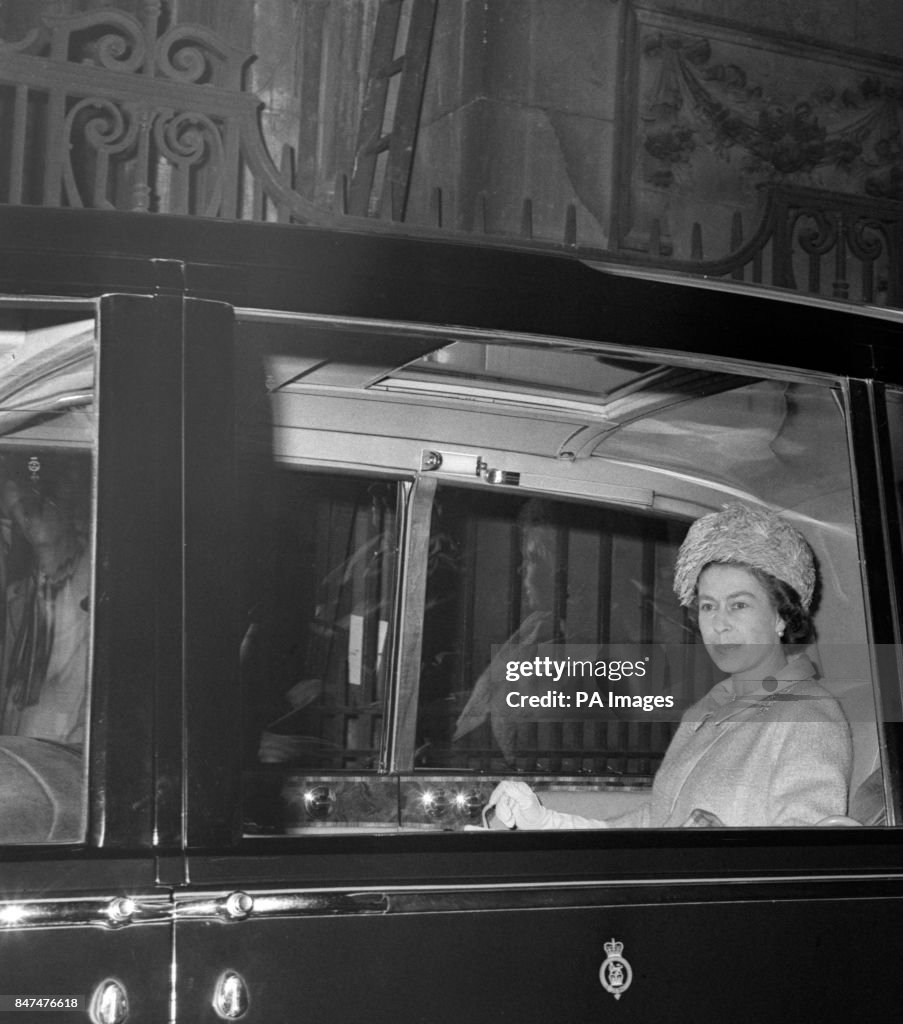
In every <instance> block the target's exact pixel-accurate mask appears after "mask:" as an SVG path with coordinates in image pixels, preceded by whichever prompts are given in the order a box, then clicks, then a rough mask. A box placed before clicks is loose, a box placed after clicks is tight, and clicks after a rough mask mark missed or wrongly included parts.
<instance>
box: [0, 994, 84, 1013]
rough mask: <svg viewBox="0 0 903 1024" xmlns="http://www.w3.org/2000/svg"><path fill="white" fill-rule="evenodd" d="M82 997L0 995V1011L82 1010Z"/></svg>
mask: <svg viewBox="0 0 903 1024" xmlns="http://www.w3.org/2000/svg"><path fill="white" fill-rule="evenodd" d="M84 1008H85V997H84V996H44V995H17V996H3V995H0V1011H2V1010H83V1009H84Z"/></svg>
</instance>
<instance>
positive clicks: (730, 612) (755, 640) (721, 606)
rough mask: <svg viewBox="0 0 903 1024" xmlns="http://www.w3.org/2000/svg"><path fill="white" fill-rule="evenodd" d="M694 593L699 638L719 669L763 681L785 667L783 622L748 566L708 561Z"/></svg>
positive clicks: (737, 675) (737, 676) (741, 676)
mask: <svg viewBox="0 0 903 1024" xmlns="http://www.w3.org/2000/svg"><path fill="white" fill-rule="evenodd" d="M697 594H698V599H699V630H700V632H701V633H702V640H703V643H704V644H705V646H706V650H707V651H708V652H709V655H710V656H711V658H712V661H714V662H715V664H716V665H717V666H718V668H720V669H721V671H722V672H728V673H730V674H731V675H733V676H734V677H735V678H738V679H764V678H766V676H769V675H774V674H775V673H777V672H779V671H780V670H781V669H782V668H783V667H784V665H785V664H786V661H787V659H786V657H785V655H784V651H783V648H782V647H781V633H782V632H783V629H784V620H783V619H782V618H781V617H780V616H779V615H778V613H777V611H776V610H775V608H774V606H773V604H772V602H771V597H770V595H769V594H768V592H767V591H766V590H765V588H764V587H763V586H762V584H761V583H760V582H759V581H758V580H757V579H756V577H755V576H754V575H753V574H752V573H751V572H749V570H748V569H744V568H743V567H742V566H739V565H709V566H707V567H706V568H705V569H704V570H703V571H702V572H701V573H700V576H699V583H698V584H697Z"/></svg>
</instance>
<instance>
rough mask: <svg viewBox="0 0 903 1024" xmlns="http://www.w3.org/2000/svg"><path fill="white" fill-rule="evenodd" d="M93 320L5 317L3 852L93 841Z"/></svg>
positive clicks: (0, 669) (0, 341) (0, 481)
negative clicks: (88, 812)
mask: <svg viewBox="0 0 903 1024" xmlns="http://www.w3.org/2000/svg"><path fill="white" fill-rule="evenodd" d="M96 358H97V342H96V331H95V321H94V318H93V317H86V316H85V314H84V313H82V314H76V313H74V312H72V311H71V310H60V309H39V308H34V307H32V308H28V309H21V308H19V309H17V308H12V307H0V605H2V608H0V623H2V661H0V765H2V770H0V788H2V799H0V820H2V825H0V842H2V843H43V842H67V841H68V842H73V841H78V840H80V839H83V837H84V830H85V805H86V789H85V787H86V774H85V750H86V745H87V743H88V740H89V736H88V717H87V708H88V700H89V679H90V657H91V620H92V609H93V585H92V580H93V571H94V555H93V537H94V523H93V499H92V493H93V472H94V450H95V438H96V429H95V428H96V419H95V398H94V393H95V380H96V369H95V364H96Z"/></svg>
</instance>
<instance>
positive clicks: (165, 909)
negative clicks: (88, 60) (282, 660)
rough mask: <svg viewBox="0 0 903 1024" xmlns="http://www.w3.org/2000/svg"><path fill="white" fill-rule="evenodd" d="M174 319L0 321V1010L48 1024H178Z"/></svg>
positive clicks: (136, 302)
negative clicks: (174, 1002) (172, 598)
mask: <svg viewBox="0 0 903 1024" xmlns="http://www.w3.org/2000/svg"><path fill="white" fill-rule="evenodd" d="M7 273H8V271H7ZM164 307H165V303H164V304H163V306H161V303H160V302H159V301H157V300H156V299H154V298H152V297H147V296H141V295H118V296H116V295H110V296H106V297H98V298H89V299H84V300H81V299H79V300H72V299H65V298H62V299H54V298H45V297H40V296H35V297H23V296H10V297H8V298H4V299H3V300H2V302H0V322H2V327H3V340H4V351H3V368H2V372H0V378H2V381H0V394H2V398H0V407H2V408H0V432H2V439H0V448H2V455H0V461H2V463H3V469H2V476H3V482H2V490H3V502H2V505H3V512H2V520H3V527H2V533H3V544H2V552H3V554H2V563H3V585H4V597H3V606H4V627H3V628H4V633H3V636H4V642H3V649H4V655H3V659H4V660H3V687H2V694H3V696H2V700H3V712H2V715H3V719H2V720H3V727H2V733H3V735H2V736H0V748H2V757H3V772H2V786H3V799H2V806H3V812H2V813H3V829H2V836H0V843H2V845H0V878H2V882H0V989H2V994H3V995H2V1006H0V1008H2V1009H3V1010H4V1011H6V1010H13V1011H15V1010H18V1009H23V1010H24V1009H26V1008H28V1007H32V1008H35V1009H40V1010H42V1011H44V1019H48V1020H67V1021H73V1020H79V1019H92V1020H98V1021H99V1020H103V1021H108V1022H115V1021H124V1020H126V1019H128V1020H129V1021H148V1022H154V1024H159V1022H160V1021H162V1020H166V1019H168V1015H169V1007H170V992H171V986H170V972H169V963H170V959H171V952H172V936H171V910H170V904H171V900H170V883H171V881H172V879H173V877H180V876H181V867H180V864H181V862H180V860H179V859H178V849H179V835H178V827H179V826H178V821H179V812H178V801H179V800H180V796H179V793H180V788H179V786H178V784H176V785H173V780H178V778H179V770H178V758H176V759H175V760H173V759H169V760H168V759H167V750H168V747H169V744H168V740H167V737H169V738H170V739H171V738H172V737H173V735H174V736H176V737H178V729H177V721H176V719H174V718H173V715H174V714H176V713H177V710H178V696H177V695H178V693H179V690H180V685H181V682H180V678H179V664H180V663H179V657H180V646H181V645H180V642H179V639H178V636H179V634H178V621H179V611H178V607H177V606H175V605H173V606H171V607H170V606H169V605H168V602H167V585H166V574H165V572H162V571H161V566H162V565H163V563H165V561H166V555H165V552H166V550H167V544H169V545H171V547H172V549H173V550H175V551H178V544H177V542H175V543H174V544H173V541H174V540H175V538H174V537H171V536H170V537H167V534H166V529H167V521H168V520H169V519H170V517H171V513H172V510H173V507H174V508H175V509H176V510H177V509H178V496H177V492H176V493H169V492H168V491H167V487H166V484H167V481H166V466H167V465H168V461H167V460H166V459H165V458H162V457H161V454H162V448H163V447H165V445H166V443H167V442H166V433H167V429H168V427H167V425H166V424H167V422H170V423H171V421H169V417H168V413H167V410H166V409H165V408H164V405H165V401H166V398H165V396H166V394H167V389H166V388H165V387H162V388H161V386H160V385H161V383H162V381H163V379H164V378H165V377H166V375H167V373H169V372H172V371H173V370H174V371H175V379H178V358H179V357H178V349H179V340H178V325H179V317H178V316H176V317H175V318H172V319H169V322H168V323H167V320H168V316H167V310H166V309H165V308H164ZM168 312H169V313H171V312H172V310H171V309H170V310H169V311H168ZM173 326H175V327H176V329H177V330H176V335H175V337H173V336H172V335H171V333H170V329H171V328H172V327H173ZM167 350H168V351H169V354H170V356H173V357H174V359H175V362H173V361H172V360H171V359H170V361H169V366H168V367H167V359H168V357H167ZM161 394H162V395H163V396H164V397H163V403H161ZM175 436H176V437H178V427H177V425H176V433H175ZM173 500H174V502H175V504H174V506H169V507H168V503H169V502H171V501H173ZM176 525H177V524H176ZM176 579H178V577H177V576H176ZM170 589H171V588H170ZM176 593H178V588H177V587H176ZM173 617H174V619H175V627H174V622H173ZM158 712H159V713H158ZM155 742H156V743H158V744H159V745H157V746H155ZM173 796H175V799H176V805H175V807H174V806H173V804H172V797H173ZM174 823H175V824H174ZM174 864H175V866H173V865H174ZM17 1000H18V1001H19V1002H18V1004H17V1003H16V1001H17ZM29 1001H31V1002H29Z"/></svg>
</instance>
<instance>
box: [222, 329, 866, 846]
mask: <svg viewBox="0 0 903 1024" xmlns="http://www.w3.org/2000/svg"><path fill="white" fill-rule="evenodd" d="M262 328H264V329H262ZM242 332H244V337H245V338H246V339H247V340H249V341H250V342H251V343H252V344H254V346H255V347H256V348H257V349H258V351H260V352H263V354H264V357H265V358H266V359H267V360H268V364H267V365H268V379H269V393H270V400H271V412H272V421H273V422H272V427H273V448H274V453H275V459H274V466H275V474H276V477H277V479H278V484H277V485H276V487H275V489H274V493H275V494H276V495H277V498H276V512H275V515H274V525H273V527H272V529H271V533H272V537H273V545H272V547H273V551H272V554H271V557H272V565H273V572H272V577H271V582H270V584H269V585H268V586H267V588H266V591H267V592H266V597H265V599H264V600H263V601H262V602H258V601H253V602H252V601H251V600H250V599H249V601H248V602H247V604H248V605H249V606H250V605H252V604H254V605H255V607H256V608H257V611H256V612H255V614H254V615H253V616H252V619H253V621H252V622H251V625H250V627H249V631H248V634H247V635H246V638H245V644H244V645H243V652H244V653H243V678H244V687H245V691H244V692H245V704H246V714H245V716H244V718H245V732H246V735H245V754H244V758H245V760H244V766H245V771H244V778H245V805H244V809H243V812H244V814H243V816H244V829H245V832H246V834H252V835H285V834H286V833H288V834H295V835H302V834H304V835H310V834H327V833H329V832H332V833H333V834H334V833H335V831H336V830H358V829H361V830H363V829H367V830H378V831H398V830H421V829H429V830H460V829H463V828H467V827H470V828H480V827H484V826H485V825H487V824H488V825H490V826H492V825H493V823H494V824H495V825H496V826H498V825H499V821H498V820H496V821H495V822H493V817H492V814H491V813H490V814H489V815H488V816H487V815H486V814H485V813H484V812H486V811H487V802H488V801H489V799H490V795H491V794H492V793H493V792H494V791H495V792H497V791H496V787H497V786H498V784H499V783H500V782H505V781H509V782H517V783H518V786H517V787H515V790H512V792H515V791H516V792H517V793H519V794H523V792H524V789H528V790H529V792H530V793H532V794H533V795H534V796H535V799H536V801H537V805H538V807H539V810H537V811H536V815H537V818H536V821H538V822H540V823H539V824H538V825H537V826H536V827H565V828H567V827H579V828H588V827H630V828H633V827H640V826H654V827H670V826H672V825H674V826H678V825H685V824H706V825H715V826H724V827H731V826H735V825H737V824H756V825H769V826H782V825H815V824H818V823H821V822H823V821H824V822H826V823H834V824H839V823H841V821H844V822H847V823H848V822H849V821H850V820H851V819H852V818H855V817H856V814H859V815H860V818H858V819H857V820H858V821H859V823H860V824H876V823H880V822H883V821H884V820H885V817H886V816H885V809H884V782H883V774H882V769H881V753H880V752H881V748H882V739H881V729H880V722H878V721H877V719H876V711H875V707H876V702H875V692H874V687H873V678H872V658H871V654H870V650H869V644H868V637H869V631H868V622H867V616H866V604H865V600H864V594H863V581H862V576H861V558H860V551H859V538H858V534H857V516H856V512H855V502H854V487H853V473H852V457H851V452H850V447H849V441H848V428H847V411H846V410H847V401H848V399H847V395H846V392H845V389H844V387H843V384H842V382H838V381H831V380H827V379H823V378H817V377H815V376H813V375H802V374H797V375H788V376H787V378H786V379H780V378H777V377H776V376H775V374H774V372H773V371H768V372H765V371H764V369H757V368H756V367H750V368H749V370H748V371H746V372H739V370H740V369H741V368H739V367H736V366H733V367H731V368H729V369H728V368H725V367H717V368H711V367H709V366H707V365H703V364H699V363H698V362H693V361H691V360H687V361H685V362H683V363H681V362H680V361H679V360H675V361H674V364H673V365H672V364H670V363H667V362H663V361H661V360H660V359H658V358H655V359H653V358H652V357H651V356H650V355H648V354H646V355H644V354H642V353H641V354H640V356H639V357H637V356H635V355H633V354H632V353H630V352H628V351H620V350H613V349H612V347H608V348H606V349H605V350H604V351H593V350H588V349H587V348H586V347H580V346H575V347H568V346H566V345H562V344H561V343H557V342H555V343H553V342H548V343H542V342H540V341H538V340H535V339H531V340H524V339H518V338H514V339H504V338H493V339H486V340H482V341H475V340H474V339H473V337H470V338H468V340H466V341H460V340H458V339H456V338H454V337H453V332H450V331H448V330H443V331H437V332H436V335H435V337H432V338H430V337H428V336H423V335H420V334H419V329H415V328H410V329H406V331H403V332H399V329H398V328H397V327H396V328H391V329H390V328H383V327H381V326H380V325H378V324H377V325H372V324H370V325H355V324H349V323H346V322H342V323H339V322H336V323H335V324H325V323H324V321H323V319H322V318H318V320H317V322H316V323H315V324H313V325H310V324H307V323H306V322H305V321H304V318H299V319H297V320H296V321H290V319H289V318H282V319H280V321H279V322H278V323H265V318H263V317H262V316H255V319H254V320H253V321H252V322H249V323H247V324H245V325H243V326H242V327H240V333H242ZM330 332H333V335H334V337H335V339H337V341H336V344H335V345H334V346H332V345H331V342H330V340H329V335H330ZM399 339H401V341H403V342H404V346H406V347H404V346H402V347H400V340H399ZM417 343H419V344H422V346H423V348H424V349H429V351H428V352H427V354H425V355H419V356H416V357H415V358H411V353H412V350H414V349H416V347H417ZM327 353H332V354H333V355H334V359H332V360H330V359H329V358H326V354H327ZM343 353H345V354H344V355H343ZM393 363H395V364H396V365H393ZM738 504H739V505H740V506H742V507H743V508H744V509H747V510H749V509H753V510H754V511H756V512H757V514H758V513H761V514H762V515H779V516H780V517H781V521H782V522H785V523H786V524H789V525H790V526H792V528H793V530H794V531H796V533H795V535H798V536H799V537H801V538H802V543H803V544H804V546H805V548H806V550H807V551H808V550H811V553H812V556H813V559H814V565H815V573H816V575H817V581H818V582H817V585H816V586H815V588H814V591H813V592H812V594H811V595H810V594H808V593H807V594H806V595H805V601H806V604H807V607H808V608H809V609H810V610H811V612H812V621H813V623H814V631H812V632H811V634H810V635H807V636H806V638H805V640H801V639H794V640H793V642H788V643H787V646H786V648H785V647H783V646H780V651H781V659H782V664H784V665H785V666H787V667H786V672H785V671H784V669H783V668H782V670H781V673H779V678H773V677H771V676H769V677H767V678H765V679H763V680H759V683H760V684H762V685H763V686H764V690H763V692H759V691H758V690H756V691H755V692H753V691H749V692H747V691H746V690H745V689H743V688H742V687H740V688H739V689H737V682H736V680H735V678H734V677H735V675H736V676H737V679H743V678H744V677H743V675H742V671H741V672H736V671H735V670H734V669H731V668H730V667H729V666H730V664H731V663H730V659H729V658H726V657H725V658H722V659H721V661H719V660H718V659H717V658H716V657H715V655H714V653H713V650H712V647H711V645H710V644H709V643H708V642H703V634H702V633H701V631H700V628H699V624H698V622H697V615H696V609H695V608H694V606H693V602H692V601H691V602H689V604H688V603H687V602H684V603H682V602H681V595H678V593H676V591H675V588H674V575H675V562H676V559H677V557H678V552H679V551H680V548H681V544H682V542H683V541H684V538H685V537H686V535H687V531H688V529H689V528H690V526H691V524H692V523H694V521H696V520H697V519H699V518H700V517H701V516H704V515H707V514H710V513H718V512H721V511H722V510H724V508H725V506H734V505H738ZM716 561H717V559H716ZM735 561H736V560H735ZM732 564H733V563H732ZM752 567H753V568H756V566H755V565H753V566H752ZM772 569H774V571H775V572H777V573H778V574H780V572H781V571H783V570H782V567H781V566H780V565H778V566H777V568H775V566H774V565H772ZM744 571H745V570H744ZM756 579H758V577H756ZM768 593H769V594H771V592H770V591H769V592H768ZM810 597H811V601H810ZM768 601H769V602H772V603H770V604H769V607H770V608H772V611H773V612H774V617H776V619H778V620H780V621H778V622H776V625H777V626H780V627H781V629H782V630H783V628H784V627H786V622H785V618H786V617H787V612H786V610H784V611H782V612H781V614H780V615H779V614H778V612H777V610H778V607H779V606H778V604H777V603H776V602H777V598H776V597H774V596H773V595H771V596H769V597H768ZM797 603H798V604H801V603H802V602H801V600H800V601H798V602H797ZM781 607H783V606H781ZM781 615H783V616H784V618H781ZM800 636H802V634H800ZM794 637H796V634H794ZM783 643H784V641H783V640H781V641H780V644H781V645H783ZM722 646H724V645H722ZM733 646H737V645H733ZM726 647H727V648H731V647H732V645H731V644H729V643H728V644H727V645H726ZM722 653H724V652H722ZM728 653H729V652H728ZM550 666H552V667H551V669H550ZM556 666H557V668H556ZM725 666H728V667H725ZM743 671H745V670H743ZM556 672H557V675H556V674H555V673H556ZM550 673H551V674H550ZM747 675H748V673H747ZM772 684H774V685H772ZM769 687H771V689H769ZM773 691H775V692H773ZM565 698H566V699H565ZM735 701H736V702H739V703H737V704H735V703H733V702H735ZM738 715H739V717H738ZM776 722H779V723H780V725H781V728H772V729H771V730H770V731H767V730H766V731H764V732H763V731H762V729H761V728H760V726H761V724H762V723H765V724H766V725H768V724H771V725H774V723H776ZM723 723H725V724H724V727H723V728H722V724H723ZM709 729H712V730H714V731H713V733H712V743H713V744H714V743H716V742H717V744H718V746H717V750H718V751H722V750H723V751H724V753H723V756H721V757H720V759H718V760H717V763H714V766H713V767H709V768H706V763H707V762H706V761H705V759H704V757H703V756H702V755H704V754H705V753H706V751H707V750H708V745H707V744H708V741H707V740H706V741H705V742H703V740H705V738H706V737H707V736H708V735H709V733H708V731H707V730H709ZM697 732H699V736H698V737H697V736H696V733H697ZM690 734H692V735H690ZM722 736H729V737H733V738H734V740H736V739H737V737H741V736H746V737H749V736H768V737H770V739H769V742H770V743H772V744H773V748H769V749H767V750H766V749H765V747H764V746H762V744H761V743H759V746H755V744H752V745H750V744H746V745H745V746H744V744H743V743H737V742H734V741H731V742H723V741H722ZM688 738H689V739H692V743H688V742H687V740H688ZM757 742H758V741H757ZM694 749H696V750H697V752H698V753H699V755H700V758H699V760H701V761H702V768H703V769H705V771H703V772H702V774H703V777H705V773H706V771H707V772H708V774H709V777H708V779H707V780H706V779H705V778H704V780H703V783H702V784H701V785H699V787H698V792H699V793H700V794H701V795H700V798H699V799H700V806H698V807H697V806H687V807H686V808H684V807H683V803H682V802H681V801H685V800H689V799H690V797H689V796H688V795H687V794H690V793H693V792H695V791H696V790H694V789H693V786H694V785H696V784H697V783H698V772H699V770H700V766H699V763H698V760H697V759H696V755H694V754H693V753H692V751H693V750H694ZM781 750H783V751H785V753H781ZM788 750H792V751H797V753H793V754H792V756H789V757H788V756H787V755H786V751H788ZM678 754H680V755H681V757H682V758H683V760H682V761H680V759H679V758H677V755H678ZM782 757H786V758H787V764H784V763H783V761H782V760H781V758H782ZM669 758H671V761H670V762H669V760H668V759H669ZM675 759H677V762H678V763H677V765H676V767H675V764H674V763H672V762H674V761H675ZM773 761H776V763H777V767H774V766H773V764H772V762H773ZM757 763H759V769H758V775H756V771H752V770H751V766H752V767H755V765H756V764H757ZM663 766H664V767H663ZM680 772H683V775H680ZM744 772H745V774H744ZM675 773H677V774H675ZM694 773H697V774H694ZM663 778H667V780H668V787H669V788H666V789H664V790H663V788H662V787H663V785H664V783H663V781H662V780H663ZM763 779H764V780H767V781H766V782H763V781H762V780H763ZM694 780H695V781H694ZM684 782H686V783H687V784H686V785H685V784H684ZM521 784H523V785H521ZM870 786H871V790H869V787H870ZM716 791H717V793H716ZM871 791H874V792H875V793H877V794H878V796H877V798H876V800H874V801H872V802H873V803H875V806H874V807H873V808H871V810H868V808H867V807H866V802H865V800H864V799H862V797H863V794H866V793H867V792H871ZM763 793H765V794H766V796H762V798H761V800H760V796H761V794H763ZM708 794H711V799H712V801H714V804H713V806H717V809H718V813H715V812H713V811H712V809H711V807H707V806H706V803H705V802H706V800H707V799H708ZM756 794H758V795H756ZM813 794H814V795H813ZM532 798H533V797H531V798H530V799H532ZM656 801H657V803H656ZM666 805H667V808H668V810H669V813H667V814H663V813H661V812H662V808H663V807H665V806H666ZM753 805H755V808H754V809H753V810H749V812H748V815H747V817H743V816H742V815H740V816H738V817H736V818H735V817H734V811H735V807H739V806H744V807H747V806H748V807H752V806H753ZM531 806H532V805H531ZM650 808H651V810H650ZM534 810H535V807H534ZM697 811H699V812H701V815H697V814H696V812H697ZM546 812H554V814H551V815H550V814H547V813H546ZM531 813H533V812H531ZM744 813H745V812H744ZM556 815H557V817H556ZM678 816H679V817H680V818H681V820H676V819H677V817H678ZM496 818H498V815H496ZM502 824H506V823H505V822H502ZM508 824H510V822H508ZM527 827H532V826H530V825H529V824H528V825H527Z"/></svg>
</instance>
